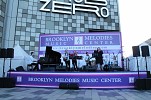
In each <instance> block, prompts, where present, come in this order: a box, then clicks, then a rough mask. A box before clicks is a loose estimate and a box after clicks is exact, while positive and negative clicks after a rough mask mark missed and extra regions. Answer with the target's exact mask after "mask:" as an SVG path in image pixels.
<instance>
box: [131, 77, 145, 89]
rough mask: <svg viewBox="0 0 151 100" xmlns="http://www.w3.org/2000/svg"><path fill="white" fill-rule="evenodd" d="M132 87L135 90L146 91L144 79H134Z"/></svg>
mask: <svg viewBox="0 0 151 100" xmlns="http://www.w3.org/2000/svg"><path fill="white" fill-rule="evenodd" d="M134 85H135V89H137V90H146V79H144V78H142V79H136V80H135V83H134Z"/></svg>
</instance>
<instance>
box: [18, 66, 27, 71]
mask: <svg viewBox="0 0 151 100" xmlns="http://www.w3.org/2000/svg"><path fill="white" fill-rule="evenodd" d="M16 71H25V70H24V68H23V66H18V67H16Z"/></svg>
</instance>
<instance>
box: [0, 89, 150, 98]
mask: <svg viewBox="0 0 151 100" xmlns="http://www.w3.org/2000/svg"><path fill="white" fill-rule="evenodd" d="M150 98H151V90H135V89H112V90H109V89H108V90H102V89H97V90H96V89H79V90H63V89H51V88H22V87H15V88H0V100H150Z"/></svg>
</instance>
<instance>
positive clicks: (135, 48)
mask: <svg viewBox="0 0 151 100" xmlns="http://www.w3.org/2000/svg"><path fill="white" fill-rule="evenodd" d="M132 50H133V57H136V60H137V71H138V78H140V76H139V66H138V58H137V57H139V56H140V49H139V46H132Z"/></svg>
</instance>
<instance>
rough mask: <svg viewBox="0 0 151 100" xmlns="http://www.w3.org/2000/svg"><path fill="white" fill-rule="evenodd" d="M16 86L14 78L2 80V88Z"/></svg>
mask: <svg viewBox="0 0 151 100" xmlns="http://www.w3.org/2000/svg"><path fill="white" fill-rule="evenodd" d="M15 84H16V81H15V79H14V78H0V88H13V87H15Z"/></svg>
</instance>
